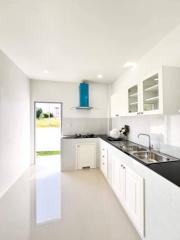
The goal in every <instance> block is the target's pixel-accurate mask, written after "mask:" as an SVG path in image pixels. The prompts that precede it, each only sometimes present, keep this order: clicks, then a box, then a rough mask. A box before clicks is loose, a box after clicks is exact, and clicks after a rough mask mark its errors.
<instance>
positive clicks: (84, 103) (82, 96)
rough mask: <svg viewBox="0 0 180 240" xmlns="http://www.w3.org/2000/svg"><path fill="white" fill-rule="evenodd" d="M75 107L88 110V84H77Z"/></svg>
mask: <svg viewBox="0 0 180 240" xmlns="http://www.w3.org/2000/svg"><path fill="white" fill-rule="evenodd" d="M76 109H82V110H83V109H85V110H90V109H92V107H90V106H89V84H88V83H86V82H82V83H80V84H79V106H78V107H76Z"/></svg>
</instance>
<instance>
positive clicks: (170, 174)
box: [63, 135, 180, 187]
mask: <svg viewBox="0 0 180 240" xmlns="http://www.w3.org/2000/svg"><path fill="white" fill-rule="evenodd" d="M93 138H101V139H102V140H104V141H106V142H107V143H109V144H111V145H112V146H114V147H115V148H117V149H118V150H120V151H122V152H124V153H126V154H127V155H129V156H131V157H132V158H134V159H135V160H136V161H138V162H139V163H141V164H143V165H144V166H146V167H147V168H149V169H151V170H153V171H154V172H156V173H157V174H159V175H161V176H162V177H164V178H166V179H167V180H169V181H170V182H172V183H174V184H175V185H177V186H178V187H180V159H179V160H177V161H171V162H161V163H151V164H146V163H144V162H143V161H141V160H139V159H138V158H136V157H135V156H133V155H132V154H131V152H128V151H126V150H125V149H123V148H122V145H128V144H130V145H132V144H133V145H137V146H140V147H143V148H145V147H144V146H141V145H139V144H137V143H134V142H131V141H126V140H123V141H109V140H108V139H107V135H95V136H94V137H93ZM63 139H81V138H76V137H75V136H74V135H72V136H64V137H63ZM162 154H163V153H162Z"/></svg>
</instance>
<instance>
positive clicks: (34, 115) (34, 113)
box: [33, 101, 63, 165]
mask: <svg viewBox="0 0 180 240" xmlns="http://www.w3.org/2000/svg"><path fill="white" fill-rule="evenodd" d="M37 103H47V104H48V103H49V104H51V103H52V104H60V106H61V112H60V121H61V127H60V136H61V137H62V135H63V131H62V126H63V122H62V119H63V103H62V102H54V101H52V102H51V101H34V104H33V109H34V110H33V124H34V139H33V140H34V148H33V151H34V154H33V155H34V158H33V160H34V161H33V164H34V165H35V164H36V104H37Z"/></svg>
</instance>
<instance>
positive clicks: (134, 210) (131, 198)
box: [125, 167, 144, 236]
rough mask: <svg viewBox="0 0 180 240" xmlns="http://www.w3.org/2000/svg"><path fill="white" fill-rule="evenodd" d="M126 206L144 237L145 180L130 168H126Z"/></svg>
mask: <svg viewBox="0 0 180 240" xmlns="http://www.w3.org/2000/svg"><path fill="white" fill-rule="evenodd" d="M125 171H126V180H125V185H126V187H125V189H126V193H125V204H126V209H127V212H128V214H129V215H130V218H131V220H132V221H133V222H134V224H135V225H136V226H137V229H138V231H139V232H140V233H141V235H142V236H143V235H144V189H143V188H144V182H143V178H142V177H140V176H139V175H137V174H136V173H135V172H134V171H132V170H131V169H130V168H128V167H125Z"/></svg>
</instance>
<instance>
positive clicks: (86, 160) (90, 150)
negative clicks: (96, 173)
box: [76, 143, 96, 169]
mask: <svg viewBox="0 0 180 240" xmlns="http://www.w3.org/2000/svg"><path fill="white" fill-rule="evenodd" d="M88 167H89V168H95V167H96V144H93V143H86V144H83V143H82V144H77V145H76V169H83V168H88Z"/></svg>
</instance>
